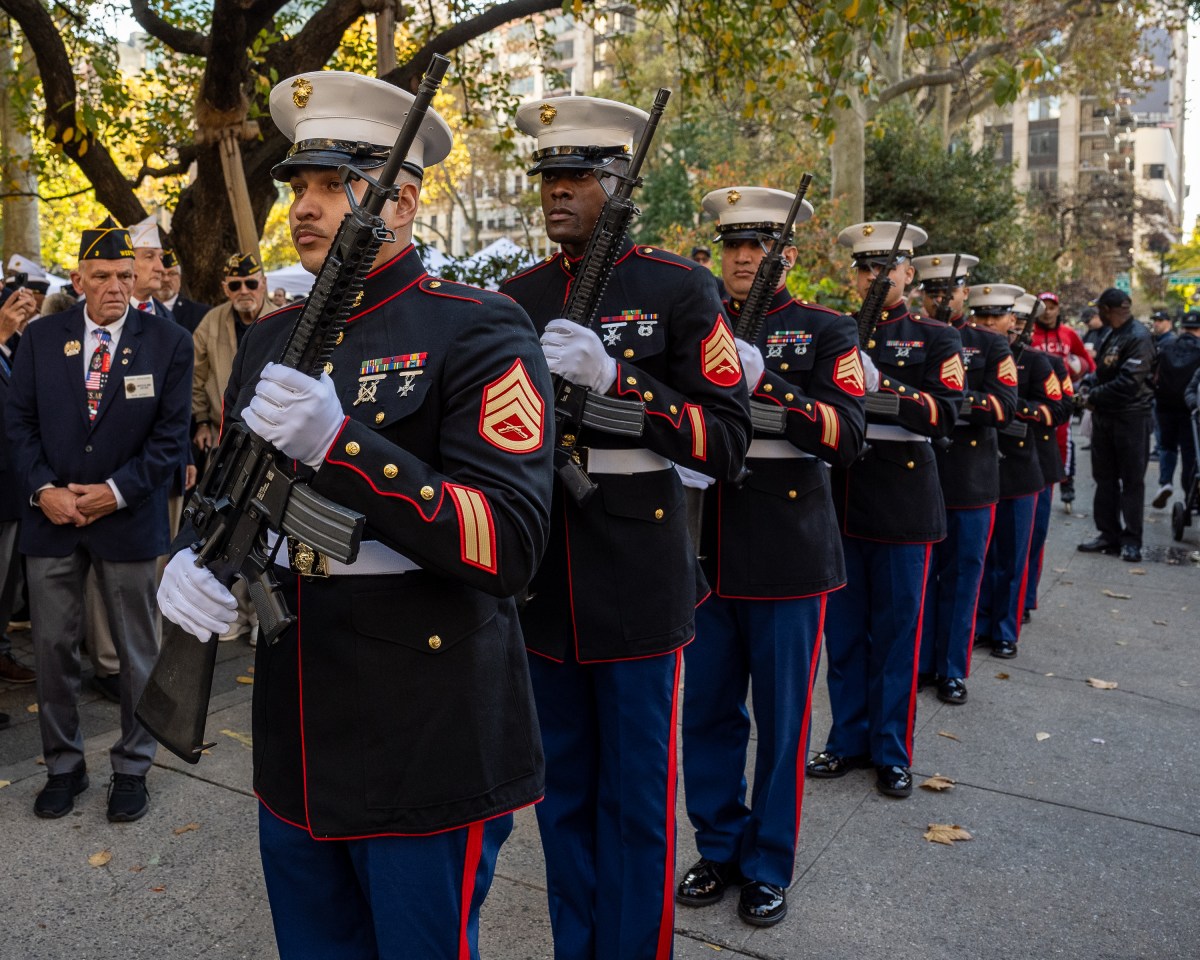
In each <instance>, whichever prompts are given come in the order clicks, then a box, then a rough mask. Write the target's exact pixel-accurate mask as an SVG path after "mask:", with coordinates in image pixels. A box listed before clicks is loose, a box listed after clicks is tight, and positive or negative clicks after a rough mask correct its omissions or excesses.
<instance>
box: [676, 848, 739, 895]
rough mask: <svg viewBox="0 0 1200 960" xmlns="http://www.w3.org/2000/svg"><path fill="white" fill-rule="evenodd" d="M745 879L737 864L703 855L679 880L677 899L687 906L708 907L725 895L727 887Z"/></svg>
mask: <svg viewBox="0 0 1200 960" xmlns="http://www.w3.org/2000/svg"><path fill="white" fill-rule="evenodd" d="M745 880H746V878H745V877H743V876H742V872H741V870H739V869H738V868H737V865H736V864H733V863H718V862H717V861H716V860H707V859H705V858H704V857H701V858H700V859H699V860H697V861H696V862H695V863H693V864H692V866H691V868H690V869H689V870H688V872H687V873H686V874H684V876H683V879H682V880H680V881H679V885H678V886H677V887H676V888H675V899H676V901H678V902H679V903H682V904H683V905H684V906H687V907H707V906H708V905H709V904H710V903H716V902H717V901H718V900H720V899H721V898H722V897H723V896H725V888H726V887H728V886H731V885H734V884H739V883H744V882H745Z"/></svg>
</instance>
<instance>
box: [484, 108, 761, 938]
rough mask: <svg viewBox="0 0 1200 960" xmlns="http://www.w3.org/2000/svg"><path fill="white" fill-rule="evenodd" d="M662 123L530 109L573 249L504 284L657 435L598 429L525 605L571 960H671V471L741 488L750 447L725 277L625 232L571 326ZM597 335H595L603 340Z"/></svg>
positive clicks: (684, 611)
mask: <svg viewBox="0 0 1200 960" xmlns="http://www.w3.org/2000/svg"><path fill="white" fill-rule="evenodd" d="M645 121H646V114H645V113H643V112H642V111H640V110H636V109H634V108H632V107H628V106H626V105H625V104H621V103H615V102H613V101H606V100H597V99H594V98H590V97H559V98H554V99H550V100H543V101H534V102H532V103H527V104H524V105H523V106H522V107H520V108H519V110H518V112H517V125H518V127H520V128H521V130H523V131H524V132H525V133H528V134H531V135H533V136H536V137H537V139H538V143H537V150H536V151H535V153H534V158H535V163H534V166H533V168H532V169H531V171H530V172H531V173H539V174H541V176H542V182H541V194H542V209H543V211H544V212H545V213H546V224H547V233H548V234H549V236H550V239H551V240H554V241H555V242H558V243H560V244H562V246H563V250H562V252H561V253H558V254H556V255H554V256H552V257H549V258H548V259H547V260H546V261H545V262H543V263H541V264H539V265H538V266H536V267H533V268H532V269H530V270H527V271H525V272H524V273H521V274H518V275H517V276H515V277H513V278H512V279H510V280H508V281H507V282H506V283H505V284H504V285H503V286H502V287H501V291H502V292H503V293H506V294H508V295H509V296H511V297H512V298H513V299H514V300H516V301H517V303H519V304H520V305H521V306H523V307H524V308H525V309H526V310H527V311H528V312H529V315H530V317H531V318H532V319H533V322H534V325H535V326H536V327H537V329H538V330H539V331H541V332H542V334H543V336H542V344H543V349H544V351H545V354H546V357H547V360H548V361H549V364H550V369H551V372H552V373H557V374H559V375H562V376H565V377H566V378H567V379H569V380H571V381H572V382H574V383H576V384H579V385H585V386H587V387H589V389H592V390H593V391H594V392H597V393H600V394H603V393H608V394H610V395H612V396H615V397H617V398H620V399H622V400H627V401H631V402H632V403H633V404H634V405H635V407H637V408H639V410H640V414H641V416H643V418H644V419H643V421H642V422H643V424H644V427H643V432H642V435H641V436H640V437H637V438H635V437H630V436H617V435H614V434H611V433H606V432H604V431H602V430H600V429H597V428H594V427H590V426H587V425H586V424H585V425H584V426H583V427H582V428H581V429H580V431H579V433H578V435H577V437H576V440H577V445H578V449H579V450H580V459H581V465H582V466H583V467H584V468H585V469H586V470H587V472H588V473H589V474H590V475H591V478H592V480H593V481H595V482H596V483H597V484H598V485H599V489H598V490H597V491H596V492H595V493H594V494H593V495H592V496H591V497H590V499H588V500H586V502H584V503H582V504H580V503H578V502H577V501H576V500H575V499H574V498H573V497H572V496H570V495H569V494H566V493H565V491H564V490H563V488H562V485H561V484H557V483H556V484H555V493H554V505H553V511H552V526H551V536H550V545H549V547H548V549H547V553H546V557H545V559H544V560H543V562H542V565H541V567H540V568H539V569H538V572H537V575H536V576H535V578H534V581H533V583H532V585H531V586H530V597H529V601H528V603H527V604H526V605H525V606H524V608H523V609H522V612H521V622H522V625H523V626H524V629H525V638H526V644H527V645H528V648H529V654H530V668H531V672H532V676H533V687H534V693H535V696H536V698H537V712H538V721H539V723H540V724H541V730H542V739H543V742H544V744H545V749H546V799H545V800H544V801H543V802H542V803H541V804H539V805H538V809H537V813H538V825H539V827H540V828H541V834H542V847H543V849H544V851H545V855H546V875H547V892H548V898H549V905H550V922H551V926H552V928H553V932H554V955H555V957H556V958H557V960H595V958H604V960H607V958H609V957H621V958H629V960H648V958H656V960H660V958H668V957H670V956H671V954H672V939H673V917H674V897H673V892H674V886H675V876H674V872H675V871H674V866H675V846H674V843H675V783H676V757H675V723H676V722H677V719H678V689H679V671H680V666H681V664H682V649H681V648H682V647H683V645H684V644H686V643H687V642H688V641H690V640H691V639H692V636H693V634H694V632H695V607H696V603H697V601H698V600H699V599H700V597H699V596H697V593H698V590H697V578H698V573H697V564H696V555H695V549H694V547H693V545H692V541H691V538H690V536H689V534H688V524H687V519H688V518H687V511H686V509H685V500H684V494H683V487H682V485H681V483H680V480H679V476H678V475H677V474H676V472H675V470H673V469H672V468H671V464H672V462H674V463H677V464H680V465H682V466H683V467H685V468H688V469H691V470H694V471H697V472H700V473H703V474H705V475H707V476H710V477H714V478H717V479H733V478H734V477H735V476H737V475H738V473H739V471H740V470H741V467H742V461H743V457H744V455H745V452H746V447H747V445H748V442H749V433H750V419H749V408H748V402H747V397H746V388H745V385H744V384H743V381H742V371H741V365H740V363H739V359H738V353H737V348H736V346H735V344H734V342H733V334H732V333H731V331H730V328H729V325H728V322H727V320H726V317H725V315H724V311H723V309H722V306H721V302H720V300H719V298H718V297H717V292H716V285H715V284H714V283H713V282H712V275H711V274H710V273H709V271H708V270H706V269H705V268H703V267H700V266H699V265H697V264H696V263H694V262H693V261H691V260H687V259H685V258H683V257H679V256H676V255H675V254H672V253H668V252H667V251H665V250H660V249H658V248H656V247H649V246H641V245H637V246H635V245H633V244H631V243H629V242H628V241H627V242H626V243H625V245H624V247H623V249H622V251H621V254H620V258H619V260H618V262H617V264H616V268H615V270H614V271H613V275H612V279H611V281H610V282H609V284H608V286H607V288H606V289H605V292H604V295H603V296H602V298H601V300H600V305H599V315H598V316H597V317H596V318H595V321H594V327H593V328H588V327H584V326H581V325H579V324H574V323H570V322H569V321H566V320H562V319H559V318H561V317H562V313H563V307H564V304H565V301H566V298H567V295H568V292H569V290H570V287H571V284H572V283H573V282H574V280H575V277H576V272H577V270H578V268H579V262H580V260H579V258H580V257H581V255H582V254H583V251H584V248H585V247H586V244H587V240H588V238H589V236H590V234H591V231H592V228H593V225H594V223H595V222H596V218H597V216H598V214H599V212H600V210H601V209H602V205H603V201H604V199H605V197H606V193H605V187H604V184H605V182H606V181H608V179H609V177H608V175H609V174H611V173H619V172H621V171H622V170H623V169H624V165H625V163H626V161H627V159H628V157H629V149H630V145H631V144H632V143H633V142H634V140H635V139H636V138H637V137H638V136H639V135H640V132H641V130H642V129H643V126H644V124H645ZM593 331H595V332H593Z"/></svg>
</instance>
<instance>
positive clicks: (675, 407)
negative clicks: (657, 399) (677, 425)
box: [671, 404, 679, 413]
mask: <svg viewBox="0 0 1200 960" xmlns="http://www.w3.org/2000/svg"><path fill="white" fill-rule="evenodd" d="M671 412H672V413H678V412H679V408H678V407H677V406H675V404H671Z"/></svg>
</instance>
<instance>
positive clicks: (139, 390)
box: [125, 373, 154, 400]
mask: <svg viewBox="0 0 1200 960" xmlns="http://www.w3.org/2000/svg"><path fill="white" fill-rule="evenodd" d="M125 396H126V398H127V399H129V400H141V399H143V398H145V397H153V396H154V374H152V373H143V374H140V375H138V376H134V377H126V378H125Z"/></svg>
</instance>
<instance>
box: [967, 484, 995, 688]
mask: <svg viewBox="0 0 1200 960" xmlns="http://www.w3.org/2000/svg"><path fill="white" fill-rule="evenodd" d="M995 530H996V505H995V504H994V503H993V504H992V516H991V519H990V520H988V535H987V540H985V541H984V543H983V566H982V567H980V569H979V583H977V584H975V603H974V605H973V606H972V607H971V632H970V634H968V636H967V671H966V677H964V678H963V679H970V676H971V654H972V653H974V652H975V621H976V620H977V619H978V617H979V593H980V591H982V590H983V578H984V577H985V576H986V575H987V555H988V551H989V550H990V549H992V534H993V533H994V532H995Z"/></svg>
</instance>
